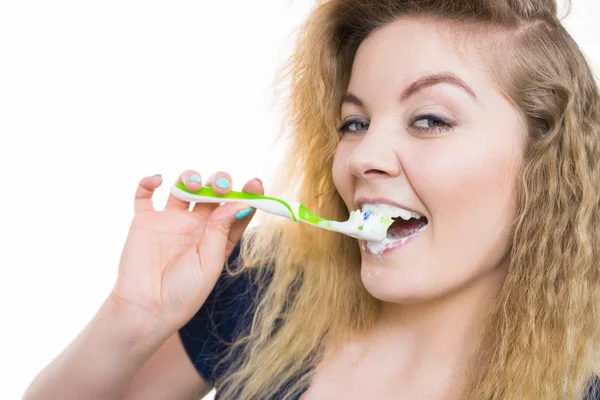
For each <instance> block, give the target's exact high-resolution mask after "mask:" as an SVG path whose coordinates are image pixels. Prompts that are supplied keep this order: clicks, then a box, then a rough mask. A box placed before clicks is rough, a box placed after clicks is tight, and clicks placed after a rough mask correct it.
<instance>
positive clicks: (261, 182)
mask: <svg viewBox="0 0 600 400" xmlns="http://www.w3.org/2000/svg"><path fill="white" fill-rule="evenodd" d="M254 179H255V180H257V181H259V182H260V184H261V185H263V186H264V184H263V181H261V180H260V179H258V178H254Z"/></svg>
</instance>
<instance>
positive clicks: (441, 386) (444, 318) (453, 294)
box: [302, 19, 525, 400]
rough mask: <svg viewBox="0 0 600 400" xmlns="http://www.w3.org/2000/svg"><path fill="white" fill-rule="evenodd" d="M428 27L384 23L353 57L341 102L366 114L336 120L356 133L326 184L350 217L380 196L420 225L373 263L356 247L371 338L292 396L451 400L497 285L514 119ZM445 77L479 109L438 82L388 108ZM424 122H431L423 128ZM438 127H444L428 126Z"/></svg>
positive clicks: (328, 358)
mask: <svg viewBox="0 0 600 400" xmlns="http://www.w3.org/2000/svg"><path fill="white" fill-rule="evenodd" d="M439 26H440V24H439V22H438V23H437V24H433V23H432V22H429V21H422V20H413V19H401V20H398V21H395V22H393V23H391V24H388V25H386V26H384V27H382V28H380V29H378V30H376V31H375V32H373V33H372V34H371V35H370V36H369V37H368V38H367V39H366V40H365V41H364V42H363V43H362V44H361V46H360V47H359V49H358V52H357V54H356V58H355V61H354V64H353V68H352V73H351V79H350V83H349V87H348V92H351V93H352V94H354V95H355V96H357V97H358V98H359V99H360V100H361V101H362V103H363V106H358V105H357V104H353V103H352V102H344V104H343V106H342V109H341V118H342V121H356V122H357V123H355V124H353V125H350V126H348V129H349V130H350V131H349V132H347V133H344V134H343V137H342V138H341V141H340V143H339V145H338V147H337V150H336V153H335V159H334V164H333V178H334V183H335V186H336V188H337V190H338V192H339V193H340V195H341V197H342V198H343V200H344V202H345V204H346V206H347V207H348V209H349V210H355V209H357V208H358V206H357V199H359V198H361V197H367V198H386V199H390V200H392V201H395V202H397V203H400V204H402V205H404V206H405V208H409V209H411V210H413V211H416V212H418V213H420V214H422V215H424V216H426V217H427V219H428V222H429V223H428V227H427V228H426V229H425V230H424V231H423V232H421V233H420V234H419V235H418V236H417V237H416V238H415V239H413V240H412V241H411V242H409V243H407V245H405V246H404V247H402V248H400V249H396V250H394V251H392V252H390V253H385V254H383V255H381V256H380V257H376V256H373V255H370V254H368V253H367V252H365V250H364V249H363V247H362V246H360V245H361V244H362V243H359V246H360V247H361V254H362V264H361V278H362V281H363V283H364V285H365V287H366V288H367V290H368V291H369V292H370V293H371V294H372V295H373V296H374V297H376V298H377V299H379V300H381V301H382V310H381V313H380V315H379V316H378V318H377V321H376V324H375V328H374V329H373V330H372V331H371V332H369V333H368V334H361V335H359V334H356V335H354V336H353V338H352V339H351V340H349V341H348V342H346V343H345V344H344V345H343V346H342V347H341V349H342V350H341V351H339V352H333V351H331V352H329V353H327V354H326V355H325V359H324V360H323V362H322V363H321V364H320V365H319V366H318V368H317V370H316V373H315V376H314V378H313V380H312V383H311V386H310V388H309V390H308V391H307V392H306V393H305V394H304V396H303V397H302V399H303V400H306V399H317V398H344V399H364V398H378V399H386V398H389V399H392V398H394V399H397V398H402V399H424V398H427V399H452V398H457V397H458V392H459V387H460V382H462V381H463V379H464V369H465V367H466V363H467V359H468V355H469V352H470V351H471V350H473V346H474V343H475V339H476V335H477V333H478V329H479V328H480V327H481V326H482V323H483V320H484V318H485V316H486V315H487V314H488V313H489V311H490V309H491V307H492V305H493V301H494V298H495V296H496V295H497V294H498V292H499V290H500V289H501V286H502V283H503V281H504V279H505V276H506V270H507V266H508V261H509V258H508V257H509V251H510V239H511V238H510V230H511V224H512V222H513V221H514V217H515V212H516V192H515V179H516V174H517V171H518V168H519V166H520V164H521V162H522V157H523V148H524V138H525V134H524V129H523V124H522V118H521V114H520V112H519V110H517V109H515V108H514V107H513V106H512V105H511V104H510V103H509V102H508V101H507V100H506V99H505V98H504V97H503V96H502V95H501V94H500V93H499V92H498V91H497V90H495V89H494V86H493V85H492V83H491V82H490V81H489V80H488V79H487V78H486V75H485V66H484V64H483V62H482V61H481V60H480V59H479V58H478V57H476V56H475V55H474V54H475V53H474V52H470V51H469V46H470V44H469V43H468V42H467V43H466V46H467V47H466V50H467V53H466V54H467V55H469V53H473V55H471V56H470V57H467V58H468V59H467V60H465V59H464V58H462V57H461V56H460V55H459V54H458V53H457V48H456V46H455V42H453V41H452V39H451V36H449V35H446V34H444V31H443V30H441V29H439ZM442 72H451V73H453V74H455V75H456V76H457V77H459V78H460V79H462V80H463V81H464V82H465V83H466V84H467V85H468V86H469V88H470V89H471V90H472V92H473V93H474V94H475V96H476V98H477V100H474V99H473V97H472V96H471V95H469V94H468V93H467V92H466V91H465V90H463V89H461V88H459V87H457V86H455V85H452V84H449V83H438V84H435V85H433V86H429V87H426V88H424V89H422V90H421V91H419V92H417V93H415V94H414V95H413V96H411V97H409V98H408V99H406V100H404V101H400V100H399V98H400V94H401V93H402V92H403V91H404V90H405V88H407V87H408V86H409V85H411V83H413V82H414V81H416V80H417V79H419V78H421V77H423V76H425V75H428V74H433V73H442ZM428 114H431V115H433V118H434V119H431V118H430V117H427V118H422V117H423V116H425V115H428ZM440 120H441V121H443V122H441V123H440ZM445 123H448V124H450V125H452V128H451V129H449V130H439V129H437V128H435V126H436V125H437V126H440V125H441V126H444V125H445ZM417 127H424V128H427V127H430V128H429V130H426V131H418V130H417V129H416V128H417ZM399 394H402V395H401V396H400V397H399Z"/></svg>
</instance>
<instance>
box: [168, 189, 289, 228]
mask: <svg viewBox="0 0 600 400" xmlns="http://www.w3.org/2000/svg"><path fill="white" fill-rule="evenodd" d="M171 194H172V195H173V196H175V197H177V198H179V199H181V200H185V201H190V202H196V203H218V204H220V203H232V202H237V201H241V202H243V203H246V204H247V205H249V206H250V207H254V208H256V209H259V210H262V211H266V212H268V213H271V214H276V215H280V216H282V217H286V218H289V219H291V220H293V221H297V216H298V210H297V206H296V204H299V203H296V202H286V201H283V200H281V199H278V198H276V197H269V196H263V195H260V194H254V193H245V192H236V191H235V190H232V191H230V192H229V193H227V194H226V195H219V194H217V193H215V192H214V191H213V190H212V188H211V187H208V186H204V187H202V188H201V189H200V190H198V191H195V192H192V191H190V190H188V189H187V188H186V187H185V185H184V184H183V183H181V182H180V183H176V184H175V185H173V186H172V187H171Z"/></svg>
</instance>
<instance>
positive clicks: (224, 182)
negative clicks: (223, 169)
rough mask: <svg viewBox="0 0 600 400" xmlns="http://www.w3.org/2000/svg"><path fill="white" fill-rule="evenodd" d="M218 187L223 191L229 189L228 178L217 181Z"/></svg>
mask: <svg viewBox="0 0 600 400" xmlns="http://www.w3.org/2000/svg"><path fill="white" fill-rule="evenodd" d="M217 187H220V188H221V189H227V188H228V187H229V181H228V180H227V178H219V179H217Z"/></svg>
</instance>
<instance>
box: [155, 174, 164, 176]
mask: <svg viewBox="0 0 600 400" xmlns="http://www.w3.org/2000/svg"><path fill="white" fill-rule="evenodd" d="M154 176H162V175H161V174H154Z"/></svg>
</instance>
